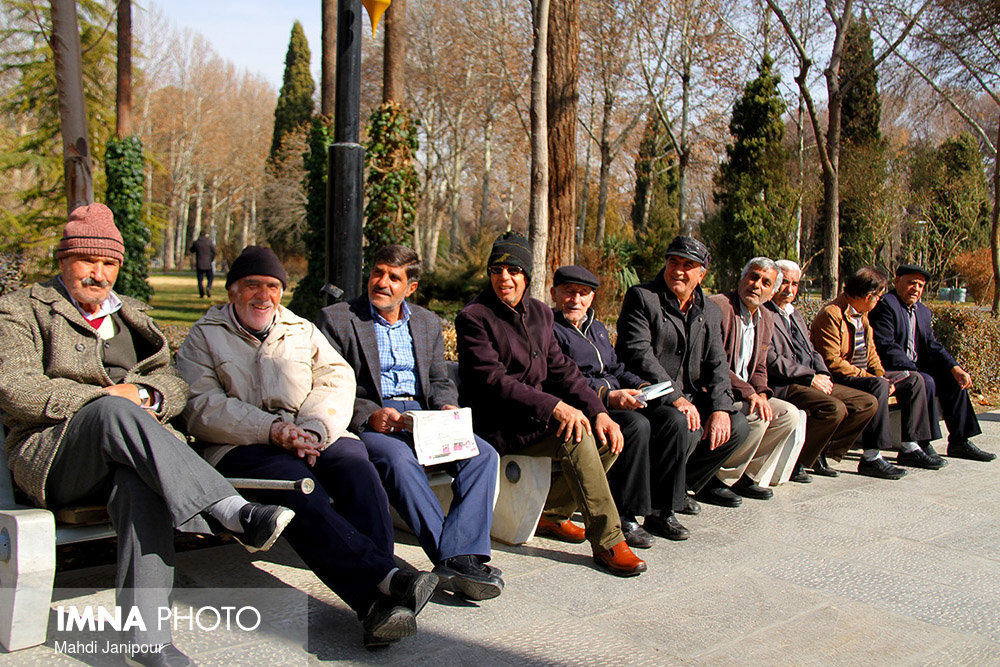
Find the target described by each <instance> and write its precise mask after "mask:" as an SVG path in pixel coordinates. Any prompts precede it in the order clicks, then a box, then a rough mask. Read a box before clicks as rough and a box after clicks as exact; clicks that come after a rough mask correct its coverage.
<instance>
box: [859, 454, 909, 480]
mask: <svg viewBox="0 0 1000 667" xmlns="http://www.w3.org/2000/svg"><path fill="white" fill-rule="evenodd" d="M858 474H859V475H867V476H868V477H878V478H881V479H899V478H900V477H902V476H904V475H905V474H906V471H905V470H903V469H902V468H898V467H896V466H894V465H892V464H891V463H889V462H888V461H886V460H885V459H884V458H882V457H881V456H880V457H878V458H877V459H874V460H872V461H866V460H865V459H861V460H860V461H858Z"/></svg>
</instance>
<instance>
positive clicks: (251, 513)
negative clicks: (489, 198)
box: [233, 503, 295, 553]
mask: <svg viewBox="0 0 1000 667" xmlns="http://www.w3.org/2000/svg"><path fill="white" fill-rule="evenodd" d="M294 518H295V512H293V511H292V510H290V509H288V508H287V507H282V506H281V505H262V504H260V503H247V504H246V505H244V506H243V509H241V510H240V525H241V526H243V532H242V533H238V534H234V535H233V537H235V538H236V539H237V540H239V543H240V544H242V545H243V546H244V547H246V550H247V551H249V552H250V553H253V552H255V551H267V550H268V549H270V548H271V546H272V545H273V544H274V542H275V540H277V539H278V536H279V535H281V531H283V530H284V529H285V526H287V525H288V523H289V522H290V521H291V520H292V519H294Z"/></svg>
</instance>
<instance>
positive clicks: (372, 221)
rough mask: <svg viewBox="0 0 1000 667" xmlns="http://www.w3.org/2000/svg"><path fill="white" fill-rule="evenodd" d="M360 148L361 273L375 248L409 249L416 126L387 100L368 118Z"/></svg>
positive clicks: (414, 200)
mask: <svg viewBox="0 0 1000 667" xmlns="http://www.w3.org/2000/svg"><path fill="white" fill-rule="evenodd" d="M367 134H368V145H367V146H366V147H365V167H366V170H367V172H368V176H367V178H366V179H365V199H367V200H368V203H367V204H366V205H365V228H364V236H365V251H364V254H365V270H366V271H367V270H368V269H369V268H370V267H371V258H372V256H373V255H374V254H375V251H376V250H378V249H379V248H381V247H383V246H386V245H390V244H393V243H400V244H403V245H408V246H414V242H413V221H414V218H415V217H416V212H417V191H418V189H419V188H420V178H419V177H418V176H417V170H416V169H415V168H414V166H413V154H414V152H416V150H417V148H418V147H419V145H420V144H419V140H418V139H417V123H416V121H415V120H414V119H413V117H412V115H411V113H410V111H409V110H408V109H406V108H405V107H403V106H402V105H400V104H397V103H395V102H386V103H384V104H382V106H380V107H379V108H377V109H376V110H375V111H373V112H372V114H371V116H369V117H368V127H367Z"/></svg>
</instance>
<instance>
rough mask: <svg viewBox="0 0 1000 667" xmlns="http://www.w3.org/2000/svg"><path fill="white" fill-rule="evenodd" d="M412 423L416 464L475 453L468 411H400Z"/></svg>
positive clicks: (469, 456) (435, 462)
mask: <svg viewBox="0 0 1000 667" xmlns="http://www.w3.org/2000/svg"><path fill="white" fill-rule="evenodd" d="M403 416H404V417H408V418H409V419H410V421H411V423H412V426H411V427H410V430H411V431H412V432H413V449H414V451H415V452H416V454H417V462H418V463H420V465H424V466H431V465H437V464H439V463H449V462H451V461H459V460H461V459H468V458H472V457H473V456H476V455H477V454H479V447H477V446H476V438H475V436H474V435H473V434H472V410H471V409H470V408H458V409H457V410H411V411H409V412H406V413H404V414H403Z"/></svg>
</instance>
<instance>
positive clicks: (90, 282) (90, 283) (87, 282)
mask: <svg viewBox="0 0 1000 667" xmlns="http://www.w3.org/2000/svg"><path fill="white" fill-rule="evenodd" d="M80 284H81V285H83V286H84V287H111V283H110V282H108V281H107V280H94V279H93V278H91V277H90V276H87V277H86V278H84V279H83V280H81V281H80Z"/></svg>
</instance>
